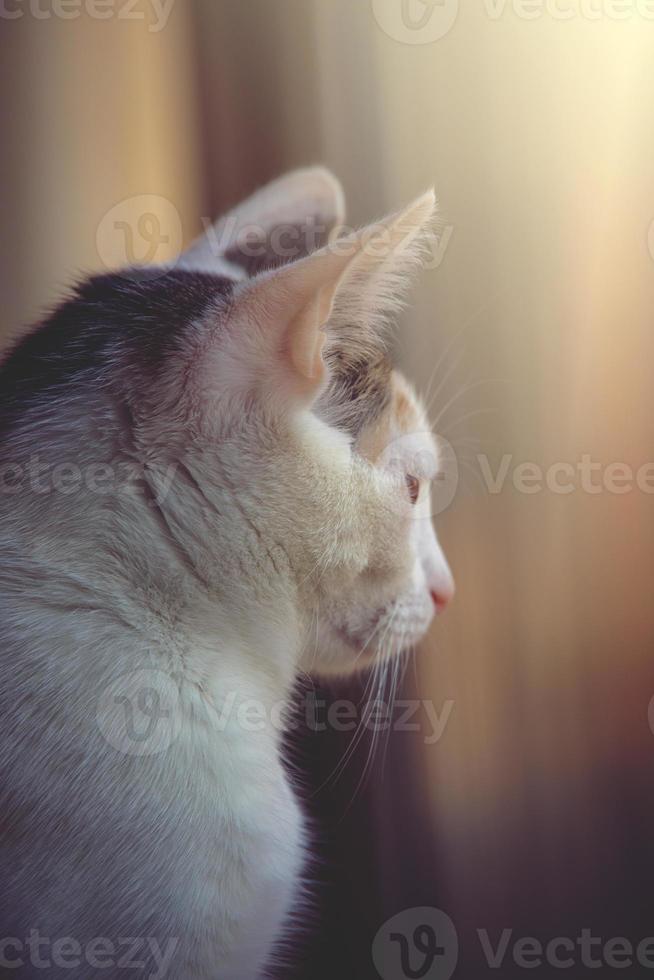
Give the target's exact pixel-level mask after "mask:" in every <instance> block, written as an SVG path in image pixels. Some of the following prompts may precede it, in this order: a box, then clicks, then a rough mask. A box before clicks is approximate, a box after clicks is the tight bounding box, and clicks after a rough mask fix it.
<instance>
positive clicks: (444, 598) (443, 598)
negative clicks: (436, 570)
mask: <svg viewBox="0 0 654 980" xmlns="http://www.w3.org/2000/svg"><path fill="white" fill-rule="evenodd" d="M448 572H449V569H448ZM455 591H456V589H455V587H454V579H453V578H452V575H451V574H448V575H441V576H439V581H438V582H437V583H433V584H432V586H431V589H430V592H431V598H432V602H433V603H434V606H435V607H436V612H437V613H442V612H443V610H444V609H445V607H446V606H449V604H450V602H451V601H452V599H453V598H454V593H455Z"/></svg>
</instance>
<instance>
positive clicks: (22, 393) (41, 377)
mask: <svg viewBox="0 0 654 980" xmlns="http://www.w3.org/2000/svg"><path fill="white" fill-rule="evenodd" d="M232 289H233V282H232V281H231V280H229V279H225V278H223V277H221V276H214V275H211V274H208V273H200V272H189V271H185V270H170V271H166V272H162V271H161V270H156V271H155V272H153V274H152V275H148V274H147V273H144V272H143V271H142V270H141V271H138V270H136V271H135V272H134V274H132V273H131V272H130V271H129V270H128V271H127V272H121V273H110V274H108V275H101V276H93V277H92V278H90V279H87V280H85V281H83V282H82V283H80V284H79V285H78V286H76V287H75V289H74V292H73V295H72V296H71V297H70V298H69V299H67V300H65V301H64V302H63V303H62V304H61V305H60V306H59V307H58V308H57V309H56V310H55V311H54V312H53V313H52V314H51V315H50V316H49V317H48V318H47V319H46V320H45V321H44V322H43V323H42V324H41V325H39V326H37V327H36V329H35V330H33V331H32V332H31V333H29V334H27V336H25V337H24V338H22V339H21V340H19V341H18V343H17V344H16V346H15V347H14V348H13V349H12V350H11V351H10V352H9V354H8V355H7V356H6V357H5V359H4V361H3V362H2V364H1V365H0V430H4V429H5V428H6V427H7V426H8V425H10V424H11V423H12V421H13V420H15V419H16V418H18V417H19V416H20V415H21V414H22V412H23V411H25V409H27V408H28V407H30V406H31V405H33V404H35V403H36V402H42V401H43V400H44V399H45V398H48V397H50V396H54V395H56V394H57V393H58V392H60V391H63V390H65V389H67V388H68V387H69V386H70V385H71V384H73V383H74V382H75V380H76V379H78V378H80V377H81V376H85V377H88V376H89V375H92V374H93V373H96V374H97V376H98V378H100V377H103V376H104V375H105V374H106V370H107V368H110V367H111V355H112V354H113V355H114V356H115V353H116V348H117V345H119V346H122V347H123V348H124V349H125V350H127V351H128V352H129V353H131V354H133V356H134V359H135V361H136V362H137V363H140V364H142V366H143V369H144V370H156V368H157V367H158V366H159V365H160V364H161V362H162V361H163V359H165V358H166V357H167V356H168V354H169V353H171V352H173V351H174V350H175V347H176V345H177V343H178V340H179V337H180V336H181V335H182V333H183V331H184V329H185V327H186V325H187V324H188V323H189V322H190V321H192V320H193V319H195V318H197V317H199V316H200V315H201V314H202V313H203V312H204V311H205V310H207V309H208V308H209V307H210V306H211V305H218V304H226V303H227V302H228V301H229V297H230V295H231V292H232Z"/></svg>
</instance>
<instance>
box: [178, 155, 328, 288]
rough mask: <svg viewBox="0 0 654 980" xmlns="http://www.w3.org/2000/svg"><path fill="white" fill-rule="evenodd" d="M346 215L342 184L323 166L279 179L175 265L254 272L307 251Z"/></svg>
mask: <svg viewBox="0 0 654 980" xmlns="http://www.w3.org/2000/svg"><path fill="white" fill-rule="evenodd" d="M344 219H345V197H344V194H343V188H342V187H341V185H340V183H339V182H338V180H337V179H336V177H334V175H333V174H332V173H330V171H329V170H326V169H325V168H324V167H307V168H305V169H302V170H295V171H292V172H291V173H289V174H286V175H284V176H283V177H279V178H278V179H277V180H274V181H273V182H272V183H270V184H267V185H266V186H265V187H262V188H260V189H259V190H258V191H256V192H255V193H254V194H253V195H252V196H251V197H249V198H248V199H247V200H246V201H243V202H242V203H241V204H240V205H238V207H236V208H234V209H233V210H232V211H230V212H229V213H228V214H226V215H225V216H224V217H222V218H220V219H219V220H218V221H216V223H215V224H214V225H212V226H210V227H208V228H207V229H206V231H205V232H204V234H203V235H201V236H200V237H199V238H198V239H197V240H196V241H195V242H193V244H192V245H191V246H190V247H189V248H188V250H187V251H186V252H185V253H184V254H183V255H182V256H181V258H180V259H179V262H178V266H179V267H180V268H184V269H194V270H196V271H204V272H219V271H223V272H229V273H231V274H232V275H234V276H235V277H237V278H245V277H248V276H253V275H256V274H258V273H259V272H261V271H262V270H264V269H266V268H274V267H276V266H280V265H284V264H286V263H288V262H293V261H295V260H297V259H299V258H302V257H304V256H307V255H310V254H311V253H312V252H314V251H315V250H316V249H319V248H321V247H322V246H324V245H325V244H326V243H327V241H328V240H329V236H330V234H331V232H332V231H333V229H335V228H337V227H339V226H340V225H341V224H342V223H343V221H344Z"/></svg>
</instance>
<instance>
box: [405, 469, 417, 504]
mask: <svg viewBox="0 0 654 980" xmlns="http://www.w3.org/2000/svg"><path fill="white" fill-rule="evenodd" d="M405 480H406V486H407V490H408V491H409V500H410V501H411V503H412V504H417V503H418V497H419V496H420V480H419V479H418V477H417V476H411V474H410V473H407V475H406V477H405Z"/></svg>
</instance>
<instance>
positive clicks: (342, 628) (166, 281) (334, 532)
mask: <svg viewBox="0 0 654 980" xmlns="http://www.w3.org/2000/svg"><path fill="white" fill-rule="evenodd" d="M433 211H434V197H433V194H432V193H428V194H426V195H424V196H423V197H421V198H419V199H418V200H417V201H415V202H414V203H413V204H412V205H410V206H409V207H408V208H407V209H406V210H405V211H403V212H401V213H399V214H396V215H392V216H391V217H389V218H387V219H385V220H384V221H383V222H380V223H377V224H376V225H373V226H370V227H368V228H365V229H362V230H360V231H357V232H351V233H349V234H344V235H341V236H339V237H335V238H332V240H331V241H330V242H328V243H327V244H323V245H322V247H319V248H314V246H315V245H316V244H317V236H320V235H322V236H323V237H325V236H326V235H327V233H328V232H329V231H330V229H331V228H332V227H333V226H334V225H337V224H339V223H340V222H341V221H342V193H341V191H340V188H339V186H338V185H337V184H336V182H335V181H334V179H333V178H332V177H331V176H330V175H328V174H326V173H325V172H324V171H321V170H312V171H305V172H301V173H298V174H296V175H291V176H290V177H287V178H285V179H283V180H282V181H281V182H277V183H276V184H275V185H272V186H271V187H270V188H269V189H266V190H264V191H263V192H259V193H258V194H257V195H255V197H254V198H253V199H251V201H250V202H247V204H246V205H245V206H244V208H243V209H242V210H240V211H237V212H234V213H233V214H232V215H230V216H228V218H226V219H223V222H221V223H219V224H218V226H216V228H214V231H213V235H207V236H204V237H203V239H201V240H200V241H199V242H198V243H196V244H195V245H194V246H192V248H191V249H190V250H189V251H188V253H186V255H185V256H183V257H182V259H181V261H180V262H179V263H178V266H177V268H174V269H170V270H158V271H156V272H155V273H153V274H152V275H141V274H138V273H135V272H134V271H133V270H132V271H129V270H128V271H126V272H125V273H123V274H118V275H111V276H108V277H100V278H97V279H92V280H90V281H89V282H88V283H86V284H84V285H82V286H81V287H80V288H79V289H78V291H77V294H76V296H75V298H73V299H72V300H70V301H69V302H68V303H66V304H64V305H63V306H62V307H61V308H60V309H59V310H58V311H57V312H56V313H55V314H54V315H53V317H52V318H51V319H50V320H49V321H47V322H46V324H45V325H44V326H43V327H42V328H41V330H40V331H38V332H37V333H36V334H34V335H32V336H31V337H29V338H28V339H27V340H26V341H24V342H23V344H21V345H19V346H18V348H17V349H16V350H15V351H14V353H13V355H12V356H11V357H10V358H9V360H8V361H6V362H5V365H4V368H3V372H2V375H3V376H2V379H1V380H2V384H3V387H4V389H5V391H4V406H3V409H4V410H3V411H2V412H0V416H2V417H4V421H5V422H7V420H9V423H11V424H10V428H11V427H12V425H13V427H14V428H15V429H17V431H18V433H19V437H18V439H15V438H13V439H11V438H10V440H9V441H10V444H11V445H12V447H13V451H14V453H16V452H19V453H20V452H21V451H22V452H26V451H27V449H28V448H29V447H30V445H31V446H32V448H33V440H34V438H35V434H37V433H39V432H40V433H41V436H40V437H39V436H36V438H37V439H38V438H41V440H42V443H43V445H42V447H39V448H43V451H44V456H45V457H46V458H47V456H48V453H50V454H54V455H55V456H56V457H57V458H62V453H64V452H66V453H67V454H76V458H77V459H78V460H79V461H80V462H82V461H88V460H93V459H95V461H96V462H97V461H100V462H104V461H106V462H108V463H112V462H113V463H115V464H117V463H120V462H121V461H124V460H125V458H128V459H129V460H130V461H132V462H135V463H136V464H137V465H138V467H139V473H140V477H141V482H140V483H139V485H138V487H137V490H136V492H134V488H132V492H131V493H129V494H126V495H122V496H121V494H120V493H119V492H118V491H117V492H116V494H115V498H112V499H111V502H110V505H109V502H108V500H107V498H106V496H105V497H104V499H99V498H96V497H94V496H93V495H92V494H87V495H86V497H84V499H82V500H80V499H79V498H77V499H73V498H70V497H69V498H64V497H62V496H59V497H55V498H54V499H53V500H52V501H50V502H47V501H45V500H44V499H41V500H39V501H38V503H37V505H35V506H38V514H37V512H36V511H34V514H33V517H32V519H38V520H39V522H40V523H41V524H42V526H44V527H45V526H47V527H49V528H52V529H53V530H52V533H53V534H60V535H61V536H62V537H65V538H66V547H67V548H70V541H71V540H72V539H74V538H75V536H76V535H78V534H79V533H81V532H80V530H79V529H80V528H86V532H87V533H88V531H89V528H91V527H92V533H93V539H94V548H95V549H98V548H99V549H102V548H106V553H105V554H106V560H108V561H110V562H112V563H113V564H118V565H120V564H121V563H122V565H123V566H124V567H125V568H126V569H127V570H128V571H127V573H126V574H128V576H129V577H130V581H131V582H132V584H133V586H134V589H136V590H138V589H140V588H141V587H143V579H144V577H145V579H146V583H145V587H146V588H147V595H148V602H150V603H152V601H153V599H152V597H153V595H155V594H156V591H157V589H158V588H159V587H160V581H161V580H165V579H168V580H169V582H174V583H182V582H184V581H190V582H192V583H193V588H198V589H199V590H200V592H202V593H203V594H206V596H207V597H211V596H214V597H215V600H216V602H217V603H218V604H220V605H221V606H222V607H223V608H226V609H227V610H228V613H229V616H228V618H229V622H230V624H231V628H232V631H233V632H236V633H238V632H239V631H241V632H244V633H246V634H247V635H248V637H249V638H250V640H252V637H257V638H258V640H259V641H261V640H262V639H263V640H264V641H265V637H263V638H262V635H261V631H260V630H258V629H257V626H256V624H257V622H258V620H259V619H261V610H262V607H263V608H266V610H267V613H266V616H267V617H268V621H269V622H271V623H272V622H275V619H276V618H277V619H278V620H279V625H280V626H281V627H282V632H283V627H284V619H285V617H288V618H290V619H292V620H293V622H290V621H289V622H288V626H289V627H295V626H296V625H297V627H298V629H299V630H300V632H301V633H302V635H303V636H304V637H305V639H306V649H305V654H304V656H303V665H304V666H306V667H307V668H309V669H311V670H316V671H318V672H334V671H336V672H346V671H349V670H353V669H357V668H360V667H363V666H364V665H365V664H367V663H369V662H370V661H371V660H373V659H374V658H375V657H381V656H388V655H390V654H392V653H396V652H399V650H401V649H404V648H406V647H407V646H410V645H412V644H414V643H415V642H417V641H418V640H419V639H420V638H421V637H422V635H423V634H424V632H425V631H426V629H427V627H428V626H429V624H430V622H431V619H432V617H433V615H434V613H435V612H436V611H437V609H439V608H442V607H443V606H444V605H445V604H446V603H447V602H448V600H449V598H450V597H451V595H452V592H453V585H452V578H451V575H450V572H449V569H448V567H447V563H446V561H445V558H444V557H443V554H442V552H441V550H440V548H439V546H438V544H437V541H436V537H435V534H434V530H433V527H432V523H431V519H430V504H429V484H430V481H431V480H432V479H433V478H434V477H435V475H436V472H437V468H438V457H437V450H436V446H435V444H434V442H433V440H432V438H431V436H430V434H429V427H428V424H427V420H426V418H425V416H424V413H423V411H422V408H421V406H420V403H419V401H418V399H417V398H416V396H415V394H414V393H413V391H412V389H411V387H410V386H409V384H408V383H407V382H406V381H405V380H404V379H403V377H402V376H401V375H400V374H399V373H398V372H397V371H395V370H394V369H393V368H392V367H391V364H390V361H389V359H388V356H387V353H386V348H385V342H384V330H385V328H386V326H387V325H388V321H389V319H392V318H393V316H394V314H395V313H396V312H397V309H398V306H399V303H400V299H401V296H402V295H403V292H404V289H405V287H406V284H407V282H408V279H409V277H410V274H411V272H412V271H413V269H414V268H415V267H416V266H417V265H419V262H420V255H421V250H422V246H423V245H424V236H425V234H426V233H427V231H428V229H429V226H430V222H431V220H432V217H433ZM230 221H231V222H232V224H231V227H230V226H229V224H227V225H226V224H225V222H227V223H229V222H230ZM226 228H227V231H225V229H226ZM244 228H246V229H247V236H246V239H245V240H246V241H247V243H248V247H247V249H244V248H243V241H244V239H243V238H242V237H239V233H240V232H242V231H243V229H244ZM280 229H286V233H287V237H289V236H290V240H291V246H290V248H289V247H286V246H285V247H284V248H283V249H282V248H281V247H280V245H279V243H280V242H281V241H282V236H281V233H280V234H277V237H276V239H275V232H279V230H280ZM307 229H309V230H310V231H311V236H312V241H311V243H308V239H307ZM291 232H293V234H291ZM257 235H259V238H260V242H261V248H253V236H254V239H255V240H256V238H257ZM275 241H276V242H277V244H275ZM293 248H296V253H295V254H289V251H292V249H293ZM253 255H254V257H255V258H256V263H255V265H256V268H254V269H253V268H252V263H251V258H252V256H253ZM26 391H29V395H28V396H27V397H25V395H24V393H25V392H26ZM21 401H22V402H24V404H23V406H22V409H21V417H20V420H19V421H18V422H17V421H16V419H17V418H18V414H17V413H18V411H19V406H20V405H21ZM73 414H74V425H70V424H67V423H70V422H71V417H72V415H73ZM12 420H13V421H12ZM0 421H2V418H0ZM30 440H31V441H32V442H30ZM46 443H47V445H46ZM98 454H100V458H99V459H98ZM69 458H70V455H69ZM46 508H50V512H49V513H47V512H46ZM21 521H22V524H23V525H24V524H25V519H24V515H23V517H21ZM73 550H74V551H75V553H76V554H79V555H82V556H83V557H82V558H81V559H80V560H83V561H86V560H88V556H85V553H84V549H83V548H82V549H73ZM130 569H131V571H130ZM181 587H182V586H181V585H180V588H181ZM175 588H177V585H176V586H175ZM179 604H180V605H181V606H183V602H180V603H179ZM180 615H182V616H183V615H184V612H183V611H182V612H181V613H180Z"/></svg>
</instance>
